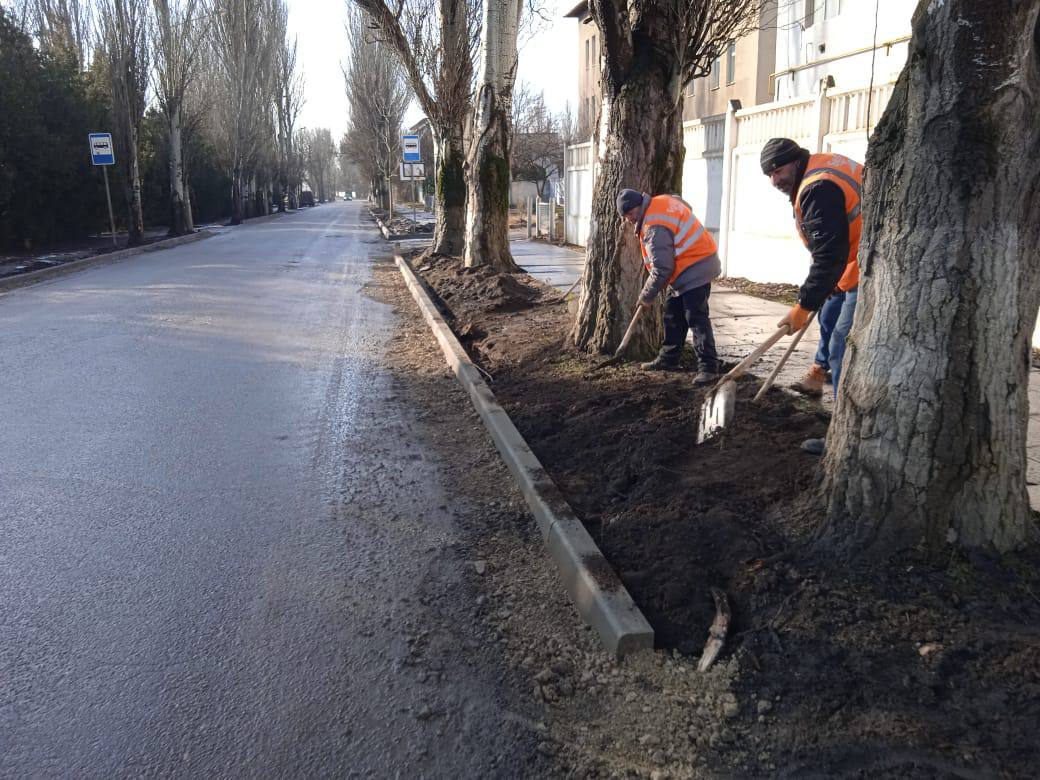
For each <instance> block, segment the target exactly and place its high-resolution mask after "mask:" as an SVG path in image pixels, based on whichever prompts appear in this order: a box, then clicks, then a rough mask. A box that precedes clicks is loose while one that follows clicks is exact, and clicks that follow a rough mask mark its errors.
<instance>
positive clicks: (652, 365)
mask: <svg viewBox="0 0 1040 780" xmlns="http://www.w3.org/2000/svg"><path fill="white" fill-rule="evenodd" d="M639 367H640V368H641V369H643V370H644V371H681V370H682V366H680V365H679V361H678V360H669V359H668V358H666V357H664V356H663V355H658V356H657V357H655V358H654V359H653V360H651V361H650V362H649V363H640V364H639Z"/></svg>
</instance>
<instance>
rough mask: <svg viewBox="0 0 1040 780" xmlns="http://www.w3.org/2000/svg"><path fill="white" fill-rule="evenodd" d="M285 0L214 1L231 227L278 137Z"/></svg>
mask: <svg viewBox="0 0 1040 780" xmlns="http://www.w3.org/2000/svg"><path fill="white" fill-rule="evenodd" d="M282 5H283V0H213V1H212V10H211V13H210V18H211V22H212V27H211V29H212V31H213V34H212V42H213V51H214V61H215V64H216V70H217V75H218V79H219V83H218V84H217V85H216V88H217V95H216V99H215V103H214V109H215V111H216V113H217V117H218V128H219V131H220V136H221V147H222V152H223V155H224V158H225V163H226V165H227V167H228V173H229V175H230V177H231V223H232V224H236V225H237V224H239V223H240V222H241V221H242V219H243V218H244V216H245V208H246V197H247V194H248V193H247V189H252V188H255V184H256V181H255V178H256V177H255V174H256V166H257V163H258V161H259V157H260V154H261V150H262V147H263V145H264V143H265V142H266V141H268V140H269V139H270V137H271V136H272V135H273V128H272V125H271V119H270V117H271V113H272V107H273V103H274V96H273V92H274V88H273V84H274V78H273V72H274V70H275V68H276V66H277V63H278V57H277V53H278V51H279V48H280V45H281V43H282V38H281V37H280V36H279V26H278V23H277V20H278V18H279V14H280V13H281V11H282Z"/></svg>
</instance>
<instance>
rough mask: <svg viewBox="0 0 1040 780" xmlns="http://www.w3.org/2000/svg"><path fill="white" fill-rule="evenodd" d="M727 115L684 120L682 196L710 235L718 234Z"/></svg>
mask: <svg viewBox="0 0 1040 780" xmlns="http://www.w3.org/2000/svg"><path fill="white" fill-rule="evenodd" d="M725 119H726V117H725V115H720V116H713V117H707V118H705V119H693V120H690V121H689V122H685V123H683V144H684V146H685V148H686V156H685V157H684V159H683V183H682V197H683V200H685V201H686V202H687V203H689V204H690V205H691V206H692V207H693V213H694V214H696V215H697V218H698V219H700V221H701V222H702V223H703V224H704V226H705V227H706V228H708V230H709V231H711V234H712V235H713V236H715V237H716V238H717V237H718V233H719V217H720V216H721V210H722V147H723V144H722V134H723V126H724V125H725Z"/></svg>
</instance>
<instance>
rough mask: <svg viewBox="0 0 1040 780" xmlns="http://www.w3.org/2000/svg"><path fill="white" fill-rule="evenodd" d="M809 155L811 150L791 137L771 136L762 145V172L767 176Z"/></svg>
mask: <svg viewBox="0 0 1040 780" xmlns="http://www.w3.org/2000/svg"><path fill="white" fill-rule="evenodd" d="M802 156H805V157H808V156H809V150H808V149H803V148H802V147H800V146H799V145H798V144H796V143H795V142H794V141H792V140H791V139H790V138H770V139H769V140H768V141H766V145H765V146H763V147H762V173H764V174H766V175H767V176H768V175H769V174H771V173H772V172H773V171H775V170H776V169H777V168H779V167H780V166H781V165H786V164H787V163H789V162H792V161H793V160H797V159H800V158H801V157H802Z"/></svg>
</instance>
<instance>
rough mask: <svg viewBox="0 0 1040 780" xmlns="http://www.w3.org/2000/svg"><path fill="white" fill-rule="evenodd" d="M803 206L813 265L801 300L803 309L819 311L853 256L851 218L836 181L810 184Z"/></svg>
mask: <svg viewBox="0 0 1040 780" xmlns="http://www.w3.org/2000/svg"><path fill="white" fill-rule="evenodd" d="M796 191H797V190H796ZM801 206H802V235H803V236H805V240H806V241H807V242H808V244H809V252H810V253H811V254H812V265H811V266H810V267H809V275H808V276H807V277H806V278H805V284H803V285H802V287H801V289H800V290H799V291H798V303H799V304H801V306H802V308H803V309H809V310H811V311H816V310H817V309H819V308H820V307H821V306H823V302H824V301H826V300H827V296H829V295H830V294H831V293H832V292H834V288H835V287H836V286H837V284H838V280H839V279H841V275H842V274H843V273H845V264H846V263H847V262H848V259H849V219H848V216H847V214H846V213H845V195H844V194H843V193H842V191H841V188H840V187H839V186H838V185H837V184H834V183H833V182H829V181H818V182H816V183H815V184H811V185H809V186H808V187H806V188H805V192H803V193H802V199H801Z"/></svg>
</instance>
